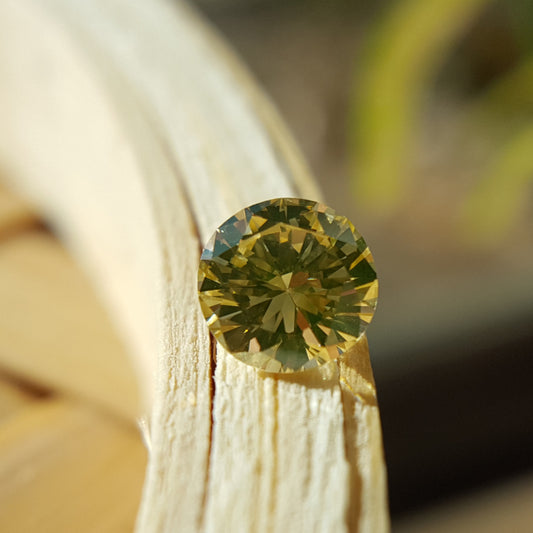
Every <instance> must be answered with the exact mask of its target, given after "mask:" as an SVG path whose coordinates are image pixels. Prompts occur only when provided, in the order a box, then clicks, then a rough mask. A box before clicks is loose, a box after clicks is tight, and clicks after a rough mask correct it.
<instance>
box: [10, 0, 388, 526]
mask: <svg viewBox="0 0 533 533" xmlns="http://www.w3.org/2000/svg"><path fill="white" fill-rule="evenodd" d="M20 28H24V32H23V33H22V32H20ZM0 29H1V30H2V32H1V33H0V34H1V35H2V42H3V44H4V46H5V50H9V53H8V54H3V56H2V57H1V58H0V59H1V61H0V65H1V66H0V75H1V76H2V79H3V81H4V82H5V83H3V84H2V85H1V86H0V106H2V109H0V111H1V112H2V116H3V117H4V121H3V124H2V127H1V128H0V141H1V142H0V146H1V147H2V150H1V151H0V160H1V161H2V164H3V165H4V167H5V168H6V171H7V174H6V176H7V177H9V178H11V180H12V184H13V186H16V187H18V188H19V189H20V190H21V191H23V192H24V193H25V194H26V195H28V196H29V197H30V198H32V200H33V201H34V202H35V203H36V204H37V205H38V206H39V208H40V209H42V211H43V212H44V213H45V214H46V215H47V217H48V219H49V220H50V221H51V222H52V223H53V224H54V225H55V226H56V228H58V230H59V231H60V232H61V234H62V236H63V238H64V239H65V242H67V243H68V244H69V246H70V248H71V250H73V251H74V253H75V254H76V256H77V257H78V258H79V260H80V261H82V263H83V264H84V265H85V267H86V269H87V270H88V271H89V272H90V273H91V275H92V277H93V279H94V280H95V283H96V285H97V287H98V288H99V291H100V293H101V295H102V297H104V298H105V299H106V300H107V303H108V306H109V308H110V310H111V311H112V313H113V316H114V318H115V321H116V323H117V326H118V327H119V329H120V331H121V333H122V336H123V338H124V340H125V342H127V343H128V346H129V347H130V350H131V353H132V354H133V356H134V361H135V362H136V368H137V372H138V374H137V375H138V382H139V386H140V389H141V391H142V392H143V397H144V405H145V408H146V409H150V424H149V428H150V429H149V440H150V442H151V447H150V457H149V463H148V470H147V478H146V482H145V486H144V495H143V500H142V504H141V508H140V514H139V517H138V521H137V528H138V530H139V531H143V532H144V531H176V530H177V529H178V528H179V530H180V531H184V532H188V531H190V532H197V531H214V532H218V531H231V532H234V531H235V532H239V531H243V532H252V531H258V532H259V531H295V532H296V531H307V530H310V531H332V532H333V531H335V532H342V531H348V530H352V531H371V532H380V531H386V530H387V529H388V514H387V508H386V507H387V506H386V487H385V470H384V464H383V456H382V447H381V432H380V427H379V414H378V410H377V404H376V399H375V387H374V384H373V379H372V373H371V370H370V367H369V362H368V349H367V345H366V342H365V341H364V340H363V341H362V342H361V343H360V345H359V347H358V348H359V349H358V351H357V352H356V353H354V354H351V356H350V357H347V358H346V360H345V362H344V363H343V364H342V365H340V366H337V365H335V364H332V365H330V366H328V367H325V368H324V369H322V370H320V371H317V372H314V373H313V372H312V373H309V374H306V375H302V376H297V377H294V378H292V379H291V378H284V379H282V378H273V377H271V376H264V375H261V374H260V373H258V372H256V371H255V370H254V369H252V368H249V367H246V366H245V365H242V364H240V363H239V362H238V361H236V360H235V359H233V358H232V357H230V356H228V355H227V354H225V353H224V352H223V351H222V350H220V349H217V353H216V364H215V363H214V362H213V361H212V360H211V353H210V340H209V336H208V334H207V330H206V326H205V323H204V321H203V318H202V316H201V313H200V311H199V307H198V304H197V296H196V270H197V264H198V253H199V249H200V246H201V243H202V242H205V240H206V239H207V237H208V236H209V235H210V233H211V232H212V231H213V230H214V229H215V228H216V226H217V225H218V224H219V223H220V222H221V221H223V220H224V219H225V218H226V217H227V216H229V215H231V214H232V213H233V212H234V211H235V210H237V209H239V208H241V207H242V206H243V205H247V204H250V203H253V202H255V201H258V200H264V199H266V198H270V197H276V196H292V195H298V196H303V197H308V198H311V199H318V198H319V197H320V193H319V192H318V191H317V190H316V188H315V186H314V182H313V180H312V179H311V178H310V176H309V174H308V172H307V170H306V166H305V164H304V163H303V162H302V160H301V158H300V156H299V154H298V152H297V150H296V149H295V148H294V146H293V143H292V141H291V140H290V136H288V134H287V133H286V131H285V129H284V127H283V125H282V124H281V122H280V121H279V119H278V117H277V115H276V114H275V112H274V111H273V110H272V108H271V106H270V104H269V103H268V102H267V101H266V100H265V99H264V97H263V96H262V95H261V94H260V92H259V91H258V90H257V88H256V86H255V84H254V83H253V81H252V80H250V79H249V77H248V75H247V73H246V72H245V71H244V70H243V69H242V68H241V67H240V65H239V64H238V63H237V61H236V60H235V59H234V58H233V57H232V55H231V53H230V52H229V51H228V50H227V49H226V48H225V46H224V44H223V43H222V42H221V41H220V40H219V39H218V38H217V37H216V36H215V35H214V34H212V33H211V32H210V30H209V28H207V27H206V26H205V25H204V24H203V22H202V21H201V20H200V19H199V18H197V16H196V15H195V14H194V13H193V12H191V11H190V10H189V8H187V7H186V6H185V5H184V4H182V3H181V2H176V3H170V2H165V1H163V0H159V1H154V2H150V3H148V2H139V3H131V2H128V1H126V0H112V1H105V2H104V1H103V0H97V1H94V2H84V1H81V0H52V1H49V2H39V1H38V0H23V1H17V2H15V1H14V0H6V1H5V2H4V3H3V4H2V5H1V6H0ZM6 43H7V45H6ZM42 65H46V73H47V75H46V76H42ZM51 124H53V128H50V125H51ZM28 125H31V127H29V126H28ZM22 154H24V156H22ZM213 372H214V375H213ZM154 374H155V380H153V375H154ZM212 380H213V387H212Z"/></svg>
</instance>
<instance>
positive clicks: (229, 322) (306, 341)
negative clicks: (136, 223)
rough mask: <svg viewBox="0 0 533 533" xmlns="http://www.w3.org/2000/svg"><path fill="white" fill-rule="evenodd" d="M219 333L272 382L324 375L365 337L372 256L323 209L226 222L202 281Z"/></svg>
mask: <svg viewBox="0 0 533 533" xmlns="http://www.w3.org/2000/svg"><path fill="white" fill-rule="evenodd" d="M198 288H199V295H200V304H201V307H202V311H203V314H204V316H205V318H206V320H207V323H208V326H209V329H210V331H211V333H213V335H214V336H215V337H216V339H217V340H218V342H220V344H221V345H222V346H223V347H224V348H225V349H226V350H227V351H228V352H230V353H231V354H233V355H234V356H235V357H237V358H238V359H240V360H242V361H243V362H244V363H247V364H249V365H252V366H255V367H258V368H261V369H263V370H265V371H267V372H295V371H301V370H306V369H309V368H313V367H316V366H319V365H322V364H324V363H326V362H328V361H331V360H332V359H336V358H337V357H339V355H341V354H343V353H344V352H346V351H348V350H349V349H350V348H352V347H353V346H354V345H355V343H356V342H357V340H358V338H359V337H360V336H361V335H362V334H363V333H364V330H365V328H366V326H367V325H368V324H369V322H370V321H371V319H372V316H373V314H374V310H375V308H376V302H377V292H378V281H377V277H376V272H375V270H374V262H373V258H372V255H371V253H370V250H369V249H368V247H367V245H366V243H365V241H364V240H363V238H362V237H361V235H360V234H359V233H358V232H357V230H356V229H355V228H354V226H353V225H352V223H351V222H350V221H349V220H348V219H346V218H345V217H342V216H338V215H336V214H335V212H334V211H333V210H332V209H331V208H329V207H327V206H325V205H323V204H321V203H318V202H312V201H309V200H301V199H296V198H278V199H275V200H269V201H266V202H262V203H259V204H255V205H252V206H250V207H247V208H245V209H243V210H242V211H239V212H238V213H237V214H236V215H234V216H233V217H231V218H230V219H229V220H227V221H226V222H224V224H222V225H221V226H220V227H219V228H218V229H217V230H216V232H215V233H214V235H213V236H212V238H211V239H210V241H209V242H208V244H207V245H206V247H205V249H204V251H203V253H202V257H201V260H200V268H199V275H198Z"/></svg>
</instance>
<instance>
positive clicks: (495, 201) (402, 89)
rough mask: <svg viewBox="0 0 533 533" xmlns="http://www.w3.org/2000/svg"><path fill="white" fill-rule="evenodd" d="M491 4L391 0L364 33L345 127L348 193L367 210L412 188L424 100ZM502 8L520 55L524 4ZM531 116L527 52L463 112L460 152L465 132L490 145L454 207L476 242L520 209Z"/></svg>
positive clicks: (529, 162)
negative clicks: (467, 193)
mask: <svg viewBox="0 0 533 533" xmlns="http://www.w3.org/2000/svg"><path fill="white" fill-rule="evenodd" d="M493 4H494V2H493V1H492V0H398V1H397V2H396V3H394V4H393V5H392V6H391V7H389V8H388V10H386V12H385V16H384V17H383V18H382V20H381V21H380V22H379V23H378V24H377V25H376V26H375V27H374V28H372V31H371V36H370V38H369V39H368V41H367V45H366V48H365V49H364V51H363V53H362V57H361V59H360V61H361V64H360V67H361V68H359V69H358V70H357V79H356V80H355V83H354V93H353V98H352V109H351V114H350V124H349V127H350V144H351V151H350V153H351V157H352V161H351V164H352V165H351V166H352V173H353V183H354V188H355V191H356V194H357V196H358V198H360V199H361V201H362V202H364V203H365V204H366V205H367V206H369V208H370V209H372V210H373V211H374V212H381V213H385V214H386V213H391V212H394V211H395V210H397V209H400V208H401V206H402V200H403V199H404V196H406V195H408V194H409V192H410V191H411V190H412V189H411V188H412V186H413V183H412V181H411V175H412V172H411V164H412V160H413V158H412V156H413V150H414V145H415V141H416V140H417V136H418V131H417V130H418V127H417V125H418V122H419V118H420V115H421V108H422V107H423V103H424V102H425V100H426V98H425V97H426V95H427V94H429V93H430V91H431V89H432V87H433V85H434V81H435V78H436V76H437V74H438V73H439V72H440V70H441V68H442V66H443V64H444V62H445V61H446V60H447V58H448V57H449V56H450V54H451V52H452V51H453V50H455V49H456V48H457V44H458V42H459V41H460V40H461V39H462V38H463V36H464V34H465V31H466V29H467V28H469V27H471V25H472V23H473V21H475V20H476V17H478V16H479V14H480V13H481V12H482V11H483V10H484V9H486V8H488V7H489V6H490V7H493ZM518 4H520V5H518ZM496 7H498V9H502V6H501V5H498V6H496ZM505 9H508V11H505ZM505 9H504V11H505V12H506V13H507V15H509V19H510V20H511V21H512V23H513V24H512V26H513V28H515V29H516V28H517V27H520V30H518V29H516V32H517V34H518V33H520V35H518V36H517V39H516V41H517V43H520V48H521V51H522V52H523V51H529V50H531V49H532V48H533V40H531V38H530V37H531V34H533V32H532V25H531V24H529V23H530V22H531V21H533V2H522V1H520V2H516V3H515V4H513V6H510V5H509V6H505ZM526 28H528V30H529V33H528V31H527V30H526ZM528 39H529V40H530V41H531V42H528ZM498 45H499V43H494V46H498ZM530 45H531V46H530ZM519 53H520V52H519ZM532 111H533V55H531V56H529V57H528V58H527V59H526V60H524V61H523V62H521V63H520V64H518V66H517V67H516V68H515V69H514V70H512V71H511V72H509V73H507V74H506V75H505V76H504V77H502V78H501V79H499V80H497V81H496V82H495V83H493V84H492V86H490V87H489V88H488V90H486V91H485V92H484V93H483V94H481V95H480V96H478V97H476V99H475V100H474V102H472V103H470V104H467V105H466V107H465V112H464V120H463V121H462V126H463V131H462V132H458V138H462V139H463V141H465V143H463V145H464V146H466V145H467V144H468V142H467V139H466V136H467V135H470V134H471V135H478V136H479V135H481V136H482V137H483V138H484V137H485V136H486V141H487V144H488V145H489V146H490V150H489V151H488V153H487V154H486V161H485V162H484V163H483V164H480V165H479V168H478V169H477V171H478V174H477V176H475V179H474V181H475V184H474V186H473V188H472V192H471V197H468V198H466V199H458V201H457V208H458V209H460V207H459V206H462V207H461V209H462V212H461V213H462V215H461V220H462V221H463V222H465V223H467V224H468V231H469V233H470V234H471V235H473V236H475V235H477V236H478V237H479V238H480V239H481V240H483V239H485V237H487V236H489V235H490V236H494V235H495V226H496V224H498V225H499V227H500V228H501V232H503V231H505V229H506V228H509V227H511V226H512V223H513V220H514V218H515V217H516V216H517V213H519V212H520V209H519V208H520V205H519V204H521V203H522V200H523V198H524V189H525V187H526V186H527V185H528V181H530V180H531V178H532V177H533V121H532ZM487 125H489V126H490V127H487ZM461 135H462V137H461ZM457 155H458V154H450V157H453V158H455V157H457ZM501 232H500V234H503V233H501ZM485 240H487V239H485Z"/></svg>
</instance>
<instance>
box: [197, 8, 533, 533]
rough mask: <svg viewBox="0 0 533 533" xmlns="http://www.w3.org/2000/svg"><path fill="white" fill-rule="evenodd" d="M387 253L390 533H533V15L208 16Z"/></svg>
mask: <svg viewBox="0 0 533 533" xmlns="http://www.w3.org/2000/svg"><path fill="white" fill-rule="evenodd" d="M199 4H200V7H201V9H202V10H203V11H204V13H205V14H206V15H207V16H208V17H209V18H210V19H211V21H212V22H213V23H214V25H215V26H217V27H218V28H219V30H220V31H221V32H222V33H223V34H224V35H225V37H226V38H227V39H228V40H229V41H230V42H231V43H232V44H233V46H234V47H235V48H236V49H237V51H238V52H239V53H240V55H241V57H243V58H244V60H245V61H246V62H247V64H248V66H249V67H250V69H251V70H252V71H253V72H254V74H255V76H256V77H257V78H258V79H259V81H260V83H261V84H262V86H263V87H264V88H265V89H266V91H267V93H268V94H270V96H271V98H272V99H273V101H274V102H275V104H276V105H277V106H278V108H279V110H280V111H281V113H282V115H283V117H284V118H285V119H286V120H287V121H288V123H289V125H290V127H291V129H292V131H293V132H294V134H295V136H296V138H297V140H298V142H299V144H300V146H301V147H302V148H303V151H304V153H305V155H306V157H307V159H308V161H309V162H310V165H311V167H312V169H313V171H314V174H315V175H316V176H317V178H318V179H319V181H320V183H321V186H322V190H323V192H324V196H325V198H326V200H327V203H328V204H329V205H331V206H332V207H334V208H335V209H336V210H337V211H338V212H339V213H342V214H346V215H348V216H349V217H350V218H351V219H352V220H353V221H354V222H355V224H356V226H357V227H358V229H359V230H360V231H361V233H362V234H363V235H364V236H365V238H366V240H367V242H368V243H369V245H370V247H371V250H372V251H373V254H374V257H375V260H376V265H377V269H378V274H379V276H380V290H381V293H380V303H379V306H378V313H377V316H376V318H375V321H374V322H373V324H372V327H371V328H370V331H369V333H368V336H369V341H370V348H371V356H372V361H373V365H374V371H375V377H376V381H377V385H378V393H379V400H380V407H381V415H382V421H383V431H384V440H385V449H386V458H387V464H388V470H389V492H390V505H391V511H392V518H393V525H394V529H396V530H398V531H530V530H531V528H533V526H532V525H531V524H533V506H532V505H531V502H532V501H533V472H532V471H531V468H532V466H533V459H532V450H533V414H532V412H533V387H532V386H531V382H532V378H533V372H532V370H533V364H532V356H533V327H532V326H533V246H532V245H533V1H532V0H508V1H493V0H492V1H489V0H431V1H427V0H396V1H387V0H381V1H376V2H366V1H362V0H359V1H357V0H351V1H350V0H330V1H325V0H314V1H313V0H306V1H304V0H292V1H284V2H281V1H276V0H255V1H253V2H252V1H250V0H246V1H244V0H243V1H229V0H227V1H225V2H221V1H220V0H217V1H215V0H213V1H208V0H202V1H201V2H199Z"/></svg>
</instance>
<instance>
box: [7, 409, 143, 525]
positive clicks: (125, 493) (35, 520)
mask: <svg viewBox="0 0 533 533" xmlns="http://www.w3.org/2000/svg"><path fill="white" fill-rule="evenodd" d="M145 455H146V454H145V450H144V448H143V445H142V443H141V440H140V438H139V435H138V434H137V432H136V431H135V430H134V429H132V428H131V427H130V426H128V425H124V424H119V423H117V420H116V419H113V418H110V417H106V416H103V415H102V414H101V413H99V412H97V411H94V410H92V409H90V408H87V407H84V406H82V405H80V404H74V403H73V402H68V401H65V400H63V399H49V400H42V401H39V402H35V403H34V404H32V405H31V406H28V407H27V408H26V409H23V410H22V411H21V412H19V414H18V415H17V416H13V417H11V418H10V419H9V420H8V421H7V422H6V423H4V424H3V425H2V430H1V431H0V530H1V531H9V532H13V533H17V532H21V533H22V532H27V531H40V532H42V533H46V532H50V533H52V532H53V533H63V532H64V533H67V532H71V531H77V532H79V533H83V532H94V531H98V532H102V533H103V532H109V533H116V532H127V531H131V530H132V528H133V523H134V520H135V514H136V508H137V505H138V502H139V499H140V494H141V486H142V479H143V470H144V464H145Z"/></svg>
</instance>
